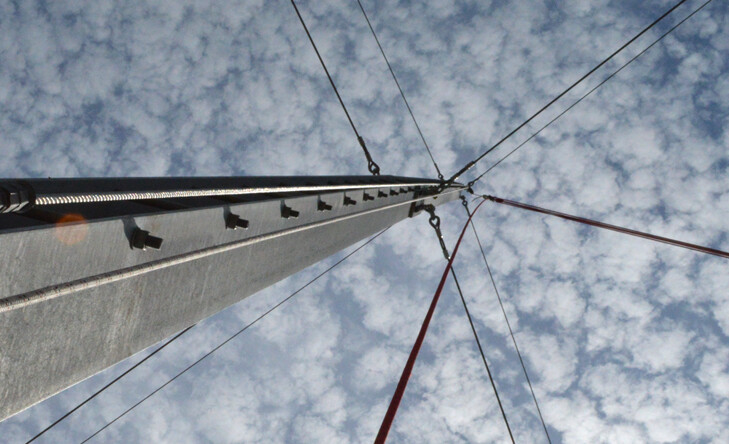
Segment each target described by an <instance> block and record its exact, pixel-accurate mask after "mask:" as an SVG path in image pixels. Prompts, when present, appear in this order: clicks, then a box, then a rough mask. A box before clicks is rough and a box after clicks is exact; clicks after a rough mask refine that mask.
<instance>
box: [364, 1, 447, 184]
mask: <svg viewBox="0 0 729 444" xmlns="http://www.w3.org/2000/svg"><path fill="white" fill-rule="evenodd" d="M357 4H358V5H359V9H360V10H362V14H363V15H364V18H365V20H366V21H367V26H369V28H370V31H371V32H372V36H373V37H374V38H375V42H377V47H378V48H380V54H382V58H383V59H385V63H386V64H387V69H389V70H390V74H391V75H392V79H393V80H394V81H395V85H397V89H398V91H400V97H402V100H403V102H405V107H406V108H407V109H408V113H410V117H411V118H412V119H413V123H414V124H415V128H416V129H417V130H418V134H419V135H420V140H422V141H423V145H424V146H425V149H426V150H427V151H428V156H430V160H431V161H432V162H433V166H434V167H435V171H436V172H437V173H438V178H439V179H440V180H443V173H441V171H440V168H438V163H437V162H436V161H435V157H433V152H432V151H431V150H430V146H429V145H428V142H426V141H425V136H424V135H423V132H422V131H421V130H420V125H418V120H417V119H416V118H415V114H413V110H412V108H410V103H408V99H407V98H405V93H404V92H403V90H402V87H401V86H400V82H399V81H398V80H397V76H396V75H395V71H394V70H393V69H392V65H390V60H389V59H388V58H387V55H385V50H384V49H382V45H381V44H380V39H379V38H377V33H375V29H374V28H373V27H372V23H370V18H369V17H368V16H367V12H366V11H365V9H364V6H362V2H361V1H360V0H357Z"/></svg>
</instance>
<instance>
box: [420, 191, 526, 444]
mask: <svg viewBox="0 0 729 444" xmlns="http://www.w3.org/2000/svg"><path fill="white" fill-rule="evenodd" d="M464 202H465V201H464ZM424 209H425V210H426V211H427V212H428V213H430V220H429V222H430V225H431V226H432V227H433V229H434V230H435V234H436V236H438V241H439V242H440V247H441V249H442V250H443V256H444V257H445V260H446V261H448V260H450V258H451V255H450V253H449V252H448V248H447V247H446V244H445V240H444V239H443V233H442V232H441V230H440V218H439V217H438V216H436V215H435V207H434V206H433V205H428V206H427V207H425V208H424ZM467 211H468V210H467ZM470 215H471V214H470V213H469V216H470ZM471 223H472V224H473V222H471ZM451 274H452V275H453V281H454V282H455V283H456V288H457V289H458V295H459V296H460V297H461V302H462V303H463V308H464V309H465V310H466V317H467V318H468V323H469V324H471V331H472V332H473V337H474V339H476V345H477V346H478V351H479V352H480V353H481V360H482V361H483V365H484V367H486V373H487V374H488V377H489V382H491V388H493V390H494V395H495V396H496V402H497V403H498V404H499V410H501V416H502V417H503V418H504V424H506V429H507V430H508V432H509V438H511V442H512V444H515V442H514V435H513V433H512V432H511V426H510V425H509V420H508V419H507V418H506V412H505V411H504V405H503V404H502V403H501V397H500V396H499V391H498V389H497V388H496V383H495V382H494V377H493V375H491V369H490V368H489V364H488V362H487V361H486V354H485V353H484V351H483V347H482V346H481V340H480V339H479V337H478V333H477V332H476V326H475V325H474V323H473V318H472V317H471V311H470V310H469V309H468V304H467V303H466V298H465V297H464V296H463V290H461V284H460V283H459V282H458V276H456V269H455V268H453V267H451Z"/></svg>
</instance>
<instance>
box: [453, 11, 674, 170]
mask: <svg viewBox="0 0 729 444" xmlns="http://www.w3.org/2000/svg"><path fill="white" fill-rule="evenodd" d="M686 1H687V0H679V2H678V3H676V4H675V5H673V6H672V7H671V8H670V9H669V10H667V11H666V12H664V13H663V14H662V15H661V16H660V17H658V18H657V19H655V20H654V21H653V22H652V23H651V24H649V25H648V26H646V27H645V28H643V30H642V31H640V32H639V33H638V34H636V35H635V36H634V37H633V38H631V39H630V40H628V41H627V42H626V43H625V44H623V45H622V46H621V47H620V48H618V49H617V50H615V51H614V52H613V53H612V54H610V55H609V56H608V57H607V58H605V59H603V61H601V62H600V63H598V64H597V65H595V67H594V68H592V69H591V70H589V71H588V72H587V73H586V74H585V75H583V76H582V77H580V78H579V79H578V80H577V81H576V82H574V83H572V84H571V85H570V86H569V87H568V88H567V89H565V90H564V91H562V92H561V93H559V95H557V96H556V97H555V98H553V99H552V100H550V101H549V102H548V103H547V104H546V105H544V106H543V107H541V108H540V109H539V110H538V111H537V112H536V113H534V114H532V115H531V116H530V117H529V118H528V119H526V120H525V121H524V122H522V123H521V124H520V125H519V126H517V127H516V128H514V129H513V130H512V131H511V132H510V133H508V134H507V135H506V136H504V137H503V138H502V139H501V140H499V141H498V142H496V144H494V145H492V146H491V147H490V148H489V149H487V150H486V151H484V152H483V153H482V154H480V155H479V156H478V157H477V158H476V159H474V160H472V161H470V162H468V163H467V164H466V166H464V167H463V168H461V169H460V170H459V171H458V172H457V173H455V174H454V175H453V176H451V178H450V179H448V180H447V181H446V184H451V183H453V182H455V181H456V179H458V177H460V176H461V175H462V174H464V173H465V172H466V171H468V170H470V169H471V168H473V167H474V166H475V165H476V164H477V163H478V162H479V161H480V160H481V159H483V158H484V157H485V156H486V155H487V154H489V153H490V152H492V151H493V150H495V149H496V148H498V147H499V146H500V145H501V144H502V143H504V142H505V141H506V140H507V139H509V138H510V137H511V136H513V135H514V134H515V133H516V132H517V131H519V130H520V129H522V128H523V127H525V126H526V125H527V124H528V123H529V122H531V121H532V120H534V118H536V117H537V116H539V115H540V114H541V113H542V112H544V111H545V110H546V109H547V108H549V107H550V106H552V105H553V104H554V103H555V102H557V100H559V99H561V98H562V97H563V96H564V95H565V94H567V93H568V92H570V91H571V90H572V89H574V88H575V87H576V86H577V85H579V84H580V83H582V81H584V80H585V79H586V78H588V77H590V76H591V75H592V74H593V73H594V72H595V71H597V70H598V69H600V68H601V67H602V66H603V65H605V64H606V63H607V62H609V61H610V60H612V59H613V58H614V57H615V56H616V55H618V54H619V53H620V52H622V51H623V50H624V49H625V48H627V47H628V46H629V45H630V44H631V43H633V42H634V41H636V40H637V39H638V38H640V37H641V36H642V35H643V34H645V33H646V32H648V31H649V30H650V29H651V28H653V27H654V26H655V25H657V24H658V23H659V22H660V21H661V20H663V19H664V18H666V17H667V16H668V15H669V14H671V13H672V12H673V11H674V10H676V8H678V7H679V6H681V5H682V4H684V3H685V2H686Z"/></svg>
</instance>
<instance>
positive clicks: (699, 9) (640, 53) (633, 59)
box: [470, 0, 713, 186]
mask: <svg viewBox="0 0 729 444" xmlns="http://www.w3.org/2000/svg"><path fill="white" fill-rule="evenodd" d="M712 1H713V0H707V1H706V2H704V3H703V4H702V5H701V6H699V7H698V8H697V9H695V10H694V11H693V12H692V13H691V14H689V15H687V16H686V17H685V18H684V19H683V20H681V21H680V22H678V23H676V24H675V25H674V26H673V27H672V28H671V29H669V30H668V31H666V32H665V33H663V34H662V35H661V36H660V37H658V39H656V40H655V41H653V43H651V44H650V45H648V46H647V47H646V48H645V49H644V50H642V51H641V52H639V53H638V54H636V55H635V56H633V58H631V59H630V60H628V61H627V62H626V63H624V64H623V66H621V67H620V68H619V69H618V70H617V71H615V72H613V73H612V74H610V75H609V76H608V77H606V78H605V80H603V81H602V82H600V83H598V84H597V86H595V87H594V88H592V89H591V90H590V91H588V92H587V93H586V94H585V95H583V96H582V97H580V98H579V99H578V100H577V101H576V102H574V103H573V104H572V105H570V106H569V107H568V108H567V109H565V110H564V111H562V112H561V113H559V115H557V117H555V118H554V119H552V120H550V121H549V122H548V123H547V124H546V125H544V126H543V127H541V128H539V131H537V132H535V133H534V134H532V135H531V136H529V138H528V139H526V140H525V141H523V142H522V143H520V144H519V145H517V147H516V148H514V149H513V150H511V151H510V152H509V153H508V154H507V155H505V156H504V157H502V158H501V159H499V161H498V162H496V163H494V164H493V165H491V166H490V167H489V168H488V169H487V170H486V171H484V172H483V173H481V174H480V175H479V176H478V177H477V178H476V179H474V180H472V181H471V182H470V185H471V186H473V184H475V183H476V182H478V181H479V180H481V178H482V177H483V176H485V175H486V174H488V172H489V171H491V170H493V169H494V168H496V166H498V165H499V164H500V163H501V162H503V161H504V160H506V159H507V158H508V157H509V156H511V155H512V154H514V153H515V152H516V151H517V150H518V149H519V148H521V147H522V146H524V145H525V144H526V143H528V142H529V141H531V140H532V139H534V138H535V137H536V136H538V135H539V134H540V133H541V132H542V131H544V130H545V129H547V127H548V126H550V125H552V124H553V123H554V122H556V121H557V120H559V119H560V118H561V117H562V116H563V115H565V114H567V112H568V111H570V110H571V109H572V108H574V107H575V106H577V105H578V104H579V103H580V102H582V101H583V100H584V99H585V98H587V96H589V95H591V94H592V93H594V92H595V91H596V90H597V89H598V88H600V87H601V86H602V85H604V84H605V83H607V82H608V81H609V80H610V79H612V78H613V77H615V76H616V75H617V74H618V73H620V71H622V70H623V69H624V68H626V67H627V66H628V65H630V64H631V63H633V62H634V61H635V60H636V59H638V57H640V56H642V55H643V54H645V53H646V52H647V51H648V50H649V49H651V48H652V47H653V46H655V45H656V44H657V43H658V42H660V41H661V40H663V39H664V38H665V37H666V36H668V34H670V33H672V32H673V31H674V30H676V28H678V27H679V26H681V25H682V24H683V23H684V22H685V21H687V20H688V19H690V18H691V17H693V16H694V15H695V14H696V13H697V12H699V11H701V10H702V9H704V7H705V6H707V5H708V4H709V3H711V2H712Z"/></svg>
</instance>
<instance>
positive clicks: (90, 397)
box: [25, 325, 195, 444]
mask: <svg viewBox="0 0 729 444" xmlns="http://www.w3.org/2000/svg"><path fill="white" fill-rule="evenodd" d="M194 326H195V325H191V326H189V327H187V328H186V329H184V330H182V331H181V332H179V333H177V334H176V335H175V336H173V337H172V338H171V339H169V340H168V341H167V342H165V343H164V344H162V345H160V346H159V347H158V348H157V349H155V350H154V351H153V352H152V353H150V354H148V355H147V356H145V357H144V358H143V359H142V360H140V361H139V362H137V363H136V364H134V365H133V366H131V367H129V368H128V369H127V370H125V371H124V372H123V373H122V374H120V375H119V376H117V377H116V378H114V379H112V380H111V381H110V382H109V383H108V384H106V385H105V386H103V387H101V388H100V389H99V390H97V391H96V392H94V393H93V394H92V395H91V396H89V397H88V398H86V399H84V400H83V401H82V402H81V403H79V404H78V405H77V406H76V407H74V408H72V409H71V410H69V411H68V412H66V413H65V414H64V415H63V416H61V417H60V418H58V419H57V420H55V421H54V422H53V423H52V424H51V425H49V426H48V427H46V428H45V429H43V430H41V431H40V432H38V433H37V434H36V435H35V436H34V437H32V438H31V439H30V440H28V441H26V443H25V444H29V443H31V442H33V441H35V440H36V439H38V438H40V437H41V435H43V434H44V433H46V432H47V431H49V430H50V429H52V428H53V427H55V426H56V425H58V424H59V423H60V422H61V421H63V420H64V419H66V418H68V417H69V416H71V414H73V412H75V411H76V410H78V409H80V408H81V407H83V406H84V405H85V404H86V403H87V402H89V401H91V400H92V399H94V398H96V397H97V396H98V395H99V394H101V393H102V392H104V391H105V390H106V389H108V388H109V387H111V386H112V385H114V384H116V383H117V382H119V380H120V379H122V378H123V377H125V376H126V375H128V374H129V373H131V372H132V371H134V369H136V368H137V367H139V366H140V365H142V364H143V363H144V362H145V361H147V360H148V359H149V358H151V357H152V356H154V355H156V354H157V353H159V352H160V351H162V349H163V348H165V347H167V346H168V345H170V344H171V343H173V342H174V341H176V340H177V339H178V338H179V337H180V336H182V335H184V334H185V333H187V332H188V331H189V330H190V329H191V328H192V327H194Z"/></svg>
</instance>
